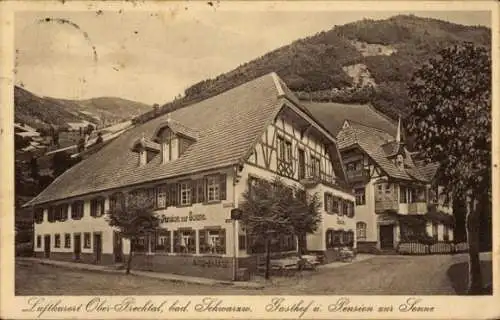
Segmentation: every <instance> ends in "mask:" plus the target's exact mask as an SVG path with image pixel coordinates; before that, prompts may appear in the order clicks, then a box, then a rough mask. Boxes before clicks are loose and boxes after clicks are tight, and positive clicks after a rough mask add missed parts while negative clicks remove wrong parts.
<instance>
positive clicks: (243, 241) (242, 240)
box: [238, 234, 247, 250]
mask: <svg viewBox="0 0 500 320" xmlns="http://www.w3.org/2000/svg"><path fill="white" fill-rule="evenodd" d="M246 248H247V236H246V235H245V234H240V235H238V249H239V250H246Z"/></svg>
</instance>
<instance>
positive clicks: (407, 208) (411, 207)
mask: <svg viewBox="0 0 500 320" xmlns="http://www.w3.org/2000/svg"><path fill="white" fill-rule="evenodd" d="M427 211H428V209H427V203H426V202H413V203H400V204H399V213H401V214H426V213H427Z"/></svg>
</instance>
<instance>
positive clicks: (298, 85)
mask: <svg viewBox="0 0 500 320" xmlns="http://www.w3.org/2000/svg"><path fill="white" fill-rule="evenodd" d="M350 40H357V41H363V42H367V43H370V44H383V45H391V46H392V47H394V48H395V49H396V50H397V52H396V53H395V54H393V55H391V56H371V57H363V56H362V55H361V53H360V52H358V51H357V49H356V48H355V47H354V46H353V45H352V44H351V42H350ZM463 41H470V42H473V43H475V44H477V45H485V46H490V45H491V44H490V43H491V33H490V29H487V28H484V27H471V26H462V25H457V24H453V23H449V22H444V21H440V20H435V19H428V18H420V17H416V16H404V15H400V16H395V17H392V18H389V19H386V20H379V21H374V20H361V21H357V22H353V23H349V24H346V25H342V26H336V27H334V28H332V29H331V30H329V31H324V32H320V33H318V34H316V35H313V36H311V37H308V38H305V39H300V40H297V41H294V42H293V43H291V44H289V45H287V46H284V47H281V48H278V49H276V50H274V51H271V52H269V53H267V54H265V55H264V56H262V57H259V58H257V59H254V60H252V61H250V62H248V63H245V64H243V65H241V66H239V67H237V68H236V69H234V70H232V71H229V72H227V73H224V74H221V75H219V76H218V77H216V78H215V79H208V80H205V81H201V82H199V83H196V84H194V85H193V86H191V87H189V88H188V89H186V91H185V97H184V98H183V99H181V101H175V103H169V104H166V105H164V106H163V110H162V111H160V113H163V112H168V111H170V110H172V109H176V108H179V107H182V106H183V105H186V104H190V103H192V102H195V101H198V100H201V99H205V98H208V97H210V96H213V95H216V94H218V93H221V92H223V91H225V90H227V89H229V88H232V87H234V86H237V85H239V84H242V83H244V82H247V81H249V80H251V79H253V78H256V77H258V76H261V75H263V74H266V73H269V72H272V71H275V72H277V73H278V75H280V77H282V78H283V80H284V81H285V82H286V83H287V85H288V86H289V87H290V88H291V89H292V90H294V91H295V92H297V94H298V95H299V97H301V98H306V99H312V100H319V101H321V100H323V101H335V102H344V103H366V102H370V103H372V104H373V105H374V106H375V107H377V108H378V109H380V110H381V111H383V112H384V113H386V114H388V115H389V116H392V117H397V115H398V114H400V113H401V114H402V115H403V116H404V115H406V114H407V113H408V111H409V104H408V98H407V92H406V85H407V83H408V82H409V81H410V79H411V75H412V73H413V71H414V70H416V68H418V67H419V66H420V65H421V64H422V63H424V62H425V61H426V60H427V59H428V58H429V57H431V56H433V55H435V54H437V52H439V50H440V49H443V48H445V47H448V46H450V45H453V44H456V43H459V42H463ZM356 63H363V64H366V65H367V67H368V70H369V72H370V73H371V75H372V76H373V77H374V79H375V81H376V83H377V88H376V89H366V88H365V89H356V88H354V89H353V88H349V87H351V84H352V79H351V78H350V77H349V76H348V75H347V74H346V73H345V72H344V71H343V70H342V67H343V66H347V65H352V64H356ZM334 88H337V89H339V90H335V91H332V89H334ZM153 116H154V114H152V113H150V114H149V115H144V117H143V118H142V120H146V119H148V118H150V117H153Z"/></svg>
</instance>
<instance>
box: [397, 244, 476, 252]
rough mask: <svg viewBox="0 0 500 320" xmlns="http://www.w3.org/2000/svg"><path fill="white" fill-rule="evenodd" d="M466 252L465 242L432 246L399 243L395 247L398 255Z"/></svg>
mask: <svg viewBox="0 0 500 320" xmlns="http://www.w3.org/2000/svg"><path fill="white" fill-rule="evenodd" d="M467 250H468V245H467V243H465V242H460V243H453V242H447V241H439V242H435V243H432V244H424V243H421V242H416V241H415V242H400V243H399V244H398V247H397V251H398V253H399V254H411V255H419V254H450V253H459V252H465V251H467Z"/></svg>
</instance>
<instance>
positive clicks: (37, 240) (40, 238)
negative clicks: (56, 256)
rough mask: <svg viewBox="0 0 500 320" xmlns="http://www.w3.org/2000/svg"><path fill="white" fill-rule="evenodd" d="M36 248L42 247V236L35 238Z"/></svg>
mask: <svg viewBox="0 0 500 320" xmlns="http://www.w3.org/2000/svg"><path fill="white" fill-rule="evenodd" d="M36 247H37V248H41V247H42V236H40V235H38V236H36Z"/></svg>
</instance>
